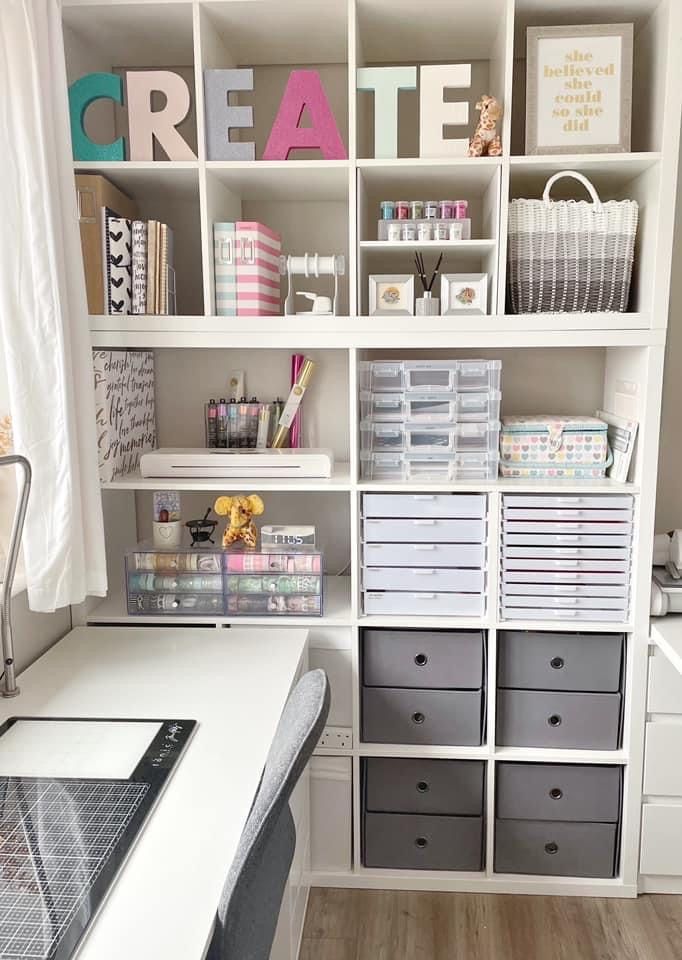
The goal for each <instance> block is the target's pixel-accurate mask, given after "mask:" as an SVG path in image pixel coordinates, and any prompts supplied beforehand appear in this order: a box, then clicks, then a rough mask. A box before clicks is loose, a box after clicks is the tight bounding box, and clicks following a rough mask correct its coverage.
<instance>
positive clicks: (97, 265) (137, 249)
mask: <svg viewBox="0 0 682 960" xmlns="http://www.w3.org/2000/svg"><path fill="white" fill-rule="evenodd" d="M76 191H77V195H78V218H79V223H80V231H81V246H82V249H83V265H84V268H85V283H86V287H87V294H88V311H89V312H90V313H91V314H102V313H108V314H128V313H136V314H141V313H148V314H149V313H151V314H172V313H175V312H176V299H175V270H174V268H173V231H172V230H171V228H170V227H169V226H168V224H165V223H161V222H160V221H158V220H149V221H147V220H138V219H136V217H137V209H136V207H135V204H134V202H133V201H132V200H131V199H130V197H127V196H126V195H125V194H124V193H122V192H121V191H120V190H118V189H117V188H116V187H115V186H114V185H113V184H112V183H110V182H109V181H108V180H107V179H106V178H105V177H102V176H99V175H96V174H78V175H77V176H76Z"/></svg>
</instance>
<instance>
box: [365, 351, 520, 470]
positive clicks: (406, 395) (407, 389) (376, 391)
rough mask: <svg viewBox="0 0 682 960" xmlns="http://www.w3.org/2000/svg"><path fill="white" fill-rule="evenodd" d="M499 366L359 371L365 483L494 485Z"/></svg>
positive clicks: (471, 363)
mask: <svg viewBox="0 0 682 960" xmlns="http://www.w3.org/2000/svg"><path fill="white" fill-rule="evenodd" d="M500 370H501V363H500V361H499V360H445V361H443V360H395V361H393V360H387V361H383V360H380V361H367V362H363V363H361V364H360V371H359V375H360V416H361V422H360V463H361V469H362V476H363V478H365V479H367V480H405V481H410V480H426V479H428V480H441V481H443V482H450V481H457V480H494V479H495V478H496V477H497V469H498V465H499V437H500V422H499V416H500Z"/></svg>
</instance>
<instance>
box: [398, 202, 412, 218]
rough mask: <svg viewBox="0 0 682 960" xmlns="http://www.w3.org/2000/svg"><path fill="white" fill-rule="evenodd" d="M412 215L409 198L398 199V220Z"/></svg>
mask: <svg viewBox="0 0 682 960" xmlns="http://www.w3.org/2000/svg"><path fill="white" fill-rule="evenodd" d="M409 216H410V205H409V203H408V202H407V200H396V204H395V218H396V220H407V219H409Z"/></svg>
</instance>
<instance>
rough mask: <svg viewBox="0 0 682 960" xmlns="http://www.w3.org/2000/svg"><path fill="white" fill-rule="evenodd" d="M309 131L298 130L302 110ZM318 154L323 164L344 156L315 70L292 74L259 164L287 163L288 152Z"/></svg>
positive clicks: (337, 131)
mask: <svg viewBox="0 0 682 960" xmlns="http://www.w3.org/2000/svg"><path fill="white" fill-rule="evenodd" d="M306 107H307V108H308V110H309V111H310V116H311V119H312V122H313V125H312V127H299V123H300V122H301V117H302V116H303V111H304V110H305V108H306ZM318 148H319V150H321V151H322V156H323V157H324V159H325V160H345V159H346V158H347V156H348V154H347V153H346V148H345V147H344V145H343V141H342V140H341V135H340V134H339V130H338V127H337V126H336V121H335V120H334V115H333V113H332V111H331V107H330V106H329V101H328V100H327V95H326V94H325V92H324V88H323V86H322V81H321V79H320V74H319V73H318V71H317V70H292V71H291V73H290V75H289V80H288V81H287V86H286V90H285V91H284V94H283V96H282V102H281V103H280V105H279V110H278V111H277V116H276V117H275V122H274V123H273V125H272V130H271V131H270V136H269V137H268V142H267V143H266V145H265V150H264V151H263V160H287V159H288V157H289V153H290V152H291V151H292V150H316V149H318Z"/></svg>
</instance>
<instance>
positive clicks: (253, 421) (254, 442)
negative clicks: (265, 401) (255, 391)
mask: <svg viewBox="0 0 682 960" xmlns="http://www.w3.org/2000/svg"><path fill="white" fill-rule="evenodd" d="M259 413H260V402H259V400H258V397H251V402H250V403H249V424H248V434H247V439H248V442H249V448H250V449H251V450H255V449H256V447H257V446H258V414H259Z"/></svg>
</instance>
